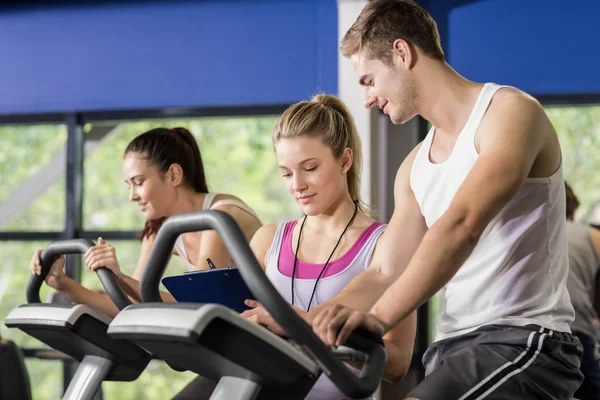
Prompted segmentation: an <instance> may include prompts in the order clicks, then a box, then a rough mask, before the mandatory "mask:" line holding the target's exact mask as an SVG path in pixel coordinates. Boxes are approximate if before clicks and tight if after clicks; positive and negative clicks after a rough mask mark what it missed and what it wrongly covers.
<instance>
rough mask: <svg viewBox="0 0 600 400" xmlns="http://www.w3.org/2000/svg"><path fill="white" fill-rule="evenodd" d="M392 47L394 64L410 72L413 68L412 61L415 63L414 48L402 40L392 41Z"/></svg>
mask: <svg viewBox="0 0 600 400" xmlns="http://www.w3.org/2000/svg"><path fill="white" fill-rule="evenodd" d="M392 46H393V47H392V56H393V57H392V58H393V59H394V64H396V65H398V66H403V67H404V68H406V69H407V70H410V69H411V68H412V67H413V66H414V61H416V56H417V54H416V53H415V52H416V48H415V47H414V46H411V44H409V43H408V42H407V41H406V40H403V39H396V40H394V43H393V45H392Z"/></svg>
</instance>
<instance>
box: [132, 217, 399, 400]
mask: <svg viewBox="0 0 600 400" xmlns="http://www.w3.org/2000/svg"><path fill="white" fill-rule="evenodd" d="M203 230H215V231H217V232H218V233H219V235H220V236H221V238H222V239H223V242H224V243H225V246H226V248H227V250H228V252H229V254H230V255H231V258H232V259H233V261H234V263H235V265H236V266H237V267H238V269H239V272H240V274H241V276H242V278H243V279H244V281H245V282H246V284H247V285H248V287H249V288H250V291H251V292H252V293H253V294H254V295H255V296H256V298H257V299H258V300H259V301H260V302H261V303H262V305H263V306H264V307H265V308H266V309H267V311H269V313H270V314H271V315H272V316H273V318H275V320H276V321H277V322H278V323H279V324H280V325H281V327H282V328H283V329H285V331H286V332H287V333H288V334H289V335H290V337H291V339H292V340H294V341H295V342H296V343H297V344H298V345H300V346H301V348H302V349H303V350H304V351H305V352H306V353H307V354H309V355H311V356H312V357H313V358H314V359H315V361H316V362H317V363H318V364H319V366H320V367H321V369H322V370H323V371H324V372H325V373H326V374H327V375H328V376H329V378H330V379H331V380H332V381H333V382H334V383H335V384H336V385H337V386H338V388H339V389H340V390H341V391H342V392H343V393H344V394H346V395H347V396H349V397H352V398H363V397H367V396H369V395H371V394H372V393H373V392H374V391H375V390H376V389H377V386H378V385H379V382H380V380H381V378H382V376H383V371H384V368H385V364H386V361H387V353H386V352H385V349H384V346H383V340H382V339H381V337H377V336H376V335H374V334H372V333H370V332H367V331H364V330H363V331H361V330H357V331H355V332H354V333H353V334H352V335H351V336H350V338H349V339H348V341H347V342H346V343H345V346H348V347H351V348H354V349H356V350H359V351H361V352H364V353H365V354H366V355H367V357H366V361H365V362H364V364H363V367H362V369H361V371H360V374H359V375H358V376H357V375H356V374H354V373H353V372H351V371H350V369H349V368H348V367H347V366H346V365H345V364H344V363H343V362H341V361H340V360H338V359H337V358H336V356H335V353H334V352H332V351H331V350H330V349H329V348H328V347H327V346H326V345H325V344H324V343H323V342H322V341H321V340H320V339H319V337H318V336H317V335H316V334H315V333H314V332H313V330H312V328H311V327H310V326H309V325H308V324H307V323H306V322H305V321H304V320H303V319H302V318H301V317H300V316H299V315H298V314H297V313H296V312H295V311H293V310H292V308H291V307H290V306H289V304H288V303H287V302H286V301H285V300H284V299H283V297H281V295H280V294H279V292H278V291H277V290H276V289H275V287H274V286H273V285H272V284H271V282H270V281H269V279H268V278H267V276H266V274H265V273H264V272H263V270H262V268H261V267H260V264H259V263H258V261H257V260H256V257H255V256H254V254H253V253H252V250H251V249H250V246H249V245H248V243H247V241H246V239H245V238H244V235H243V233H242V231H241V230H240V228H239V226H238V225H237V224H236V222H235V221H234V220H233V218H232V217H231V216H229V215H228V214H226V213H224V212H222V211H216V210H213V211H199V212H191V213H184V214H178V215H175V216H172V217H170V218H168V219H167V220H166V221H165V222H164V223H163V225H162V227H161V229H160V230H159V232H158V234H157V236H156V240H155V242H154V246H153V248H152V250H151V252H150V256H149V258H148V262H147V264H146V268H145V271H144V274H143V275H142V280H141V284H140V292H141V298H142V302H144V303H146V302H161V301H162V299H161V297H160V293H159V284H160V279H161V277H162V275H163V273H164V271H165V268H166V266H167V263H168V260H169V255H170V254H171V251H172V248H173V245H174V244H175V241H176V239H177V237H178V236H179V235H180V234H182V233H185V232H195V231H203Z"/></svg>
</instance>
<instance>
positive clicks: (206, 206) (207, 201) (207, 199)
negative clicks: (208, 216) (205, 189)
mask: <svg viewBox="0 0 600 400" xmlns="http://www.w3.org/2000/svg"><path fill="white" fill-rule="evenodd" d="M215 197H217V194H216V193H206V195H205V196H204V201H203V202H202V209H203V210H210V208H211V204H212V203H213V201H214V200H215Z"/></svg>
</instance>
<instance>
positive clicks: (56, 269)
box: [29, 249, 66, 290]
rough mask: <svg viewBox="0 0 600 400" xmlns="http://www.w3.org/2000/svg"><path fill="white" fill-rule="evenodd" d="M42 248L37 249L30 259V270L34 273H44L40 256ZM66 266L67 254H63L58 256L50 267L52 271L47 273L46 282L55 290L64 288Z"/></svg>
mask: <svg viewBox="0 0 600 400" xmlns="http://www.w3.org/2000/svg"><path fill="white" fill-rule="evenodd" d="M41 255H42V250H39V249H38V250H36V251H35V252H34V253H33V256H31V260H30V261H29V270H30V271H31V273H32V274H35V275H40V274H41V273H42V262H41V260H40V256H41ZM64 268H65V256H63V255H61V256H59V257H57V258H56V260H55V261H54V262H53V263H52V266H51V267H50V272H48V275H46V284H47V285H48V286H50V287H51V288H53V289H55V290H60V289H61V288H62V280H63V278H64V277H65V276H66V275H65V272H64Z"/></svg>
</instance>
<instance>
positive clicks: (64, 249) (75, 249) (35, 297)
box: [27, 239, 131, 310]
mask: <svg viewBox="0 0 600 400" xmlns="http://www.w3.org/2000/svg"><path fill="white" fill-rule="evenodd" d="M92 246H95V244H94V242H92V241H91V240H89V239H72V240H57V241H54V242H52V243H50V244H49V245H48V246H46V248H45V249H44V250H43V251H42V254H41V256H40V261H41V264H42V272H41V274H40V275H35V274H34V275H31V278H29V282H27V302H28V303H29V304H32V303H41V302H42V301H41V299H40V288H41V287H42V283H44V280H45V279H46V276H47V275H48V273H49V272H50V267H52V263H54V261H55V260H56V258H57V257H58V256H60V255H63V254H85V252H86V251H87V250H88V249H89V248H90V247H92ZM96 274H97V275H98V278H99V279H100V282H101V283H102V286H103V287H104V290H106V293H107V294H108V296H109V297H110V298H111V300H112V301H113V302H114V303H115V305H116V306H117V307H118V308H119V310H122V309H124V308H125V307H127V306H128V305H130V304H131V300H129V297H127V295H126V294H125V293H124V292H123V290H122V289H121V286H119V282H118V281H117V278H116V277H115V275H114V274H113V272H112V271H111V270H110V269H108V268H106V267H100V268H98V269H97V270H96Z"/></svg>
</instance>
